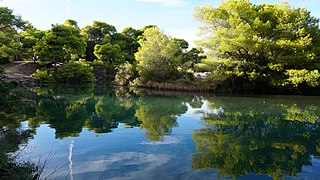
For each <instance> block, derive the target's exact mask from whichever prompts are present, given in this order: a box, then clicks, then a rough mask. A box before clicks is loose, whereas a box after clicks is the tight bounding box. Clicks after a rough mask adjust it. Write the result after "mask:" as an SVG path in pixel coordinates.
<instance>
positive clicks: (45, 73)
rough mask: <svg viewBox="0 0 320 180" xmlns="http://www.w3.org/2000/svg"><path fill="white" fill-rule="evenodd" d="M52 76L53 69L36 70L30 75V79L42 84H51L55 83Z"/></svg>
mask: <svg viewBox="0 0 320 180" xmlns="http://www.w3.org/2000/svg"><path fill="white" fill-rule="evenodd" d="M53 75H54V70H53V69H37V71H36V72H35V73H33V74H32V77H35V78H37V79H38V80H40V81H41V82H43V83H52V82H56V80H55V78H54V76H53Z"/></svg>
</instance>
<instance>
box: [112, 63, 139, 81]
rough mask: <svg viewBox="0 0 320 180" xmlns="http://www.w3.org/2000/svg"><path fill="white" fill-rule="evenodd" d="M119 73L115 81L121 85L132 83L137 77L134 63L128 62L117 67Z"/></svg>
mask: <svg viewBox="0 0 320 180" xmlns="http://www.w3.org/2000/svg"><path fill="white" fill-rule="evenodd" d="M117 70H118V72H117V74H116V76H115V82H116V83H117V84H118V85H120V86H126V85H129V84H132V82H133V80H134V78H135V72H134V68H133V66H132V64H130V63H129V62H126V63H124V64H122V65H119V66H118V67H117Z"/></svg>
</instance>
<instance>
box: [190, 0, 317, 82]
mask: <svg viewBox="0 0 320 180" xmlns="http://www.w3.org/2000/svg"><path fill="white" fill-rule="evenodd" d="M195 17H196V19H197V20H199V21H201V22H202V23H203V24H204V26H203V27H201V28H200V34H201V36H200V37H202V39H201V40H199V41H198V44H199V45H200V46H202V47H204V48H205V49H207V50H208V52H209V54H210V55H211V56H213V57H215V60H216V62H217V64H219V65H218V66H217V67H219V68H220V69H223V70H224V73H223V74H225V75H226V76H227V77H231V78H232V79H233V80H235V81H234V82H236V81H238V82H243V81H252V82H265V83H266V84H269V85H271V86H280V85H282V84H283V83H284V81H286V78H287V76H286V75H285V73H286V70H288V69H297V70H301V69H307V70H312V69H315V68H319V67H320V64H319V42H320V41H319V40H320V39H319V37H320V33H319V28H318V22H319V21H318V19H317V18H315V17H312V16H311V15H310V12H309V11H307V10H306V9H303V8H293V7H292V6H290V5H289V4H288V3H281V4H261V5H254V4H252V3H250V2H249V1H248V0H229V1H226V2H224V3H222V4H221V6H219V7H217V8H214V7H211V6H208V5H206V6H202V7H197V8H196V12H195Z"/></svg>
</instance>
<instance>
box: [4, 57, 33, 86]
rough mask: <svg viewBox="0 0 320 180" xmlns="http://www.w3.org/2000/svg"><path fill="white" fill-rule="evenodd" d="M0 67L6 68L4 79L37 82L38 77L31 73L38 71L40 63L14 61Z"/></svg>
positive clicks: (23, 82)
mask: <svg viewBox="0 0 320 180" xmlns="http://www.w3.org/2000/svg"><path fill="white" fill-rule="evenodd" d="M0 67H1V68H3V70H4V77H3V80H5V81H16V82H18V83H21V84H25V83H35V82H36V79H35V78H33V77H31V74H33V73H34V72H36V70H37V68H38V67H39V64H38V63H37V62H33V61H14V62H11V63H8V64H3V65H0Z"/></svg>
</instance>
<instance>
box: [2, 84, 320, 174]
mask: <svg viewBox="0 0 320 180" xmlns="http://www.w3.org/2000/svg"><path fill="white" fill-rule="evenodd" d="M319 103H320V97H306V96H257V97H220V96H213V95H209V94H197V93H186V92H184V93H178V92H161V91H144V92H143V91H141V90H132V91H128V90H125V89H123V88H112V87H93V86H73V87H59V86H57V87H37V88H33V89H32V90H31V91H30V92H29V93H28V96H27V100H26V101H25V102H24V103H22V104H21V108H20V111H19V112H17V113H19V116H16V117H19V118H20V120H19V122H21V126H22V128H25V129H30V130H31V131H30V132H32V134H31V135H30V137H29V140H28V145H27V147H26V148H24V149H23V152H25V153H24V154H25V155H23V156H22V158H24V159H30V160H31V161H34V162H38V161H39V159H40V162H42V163H43V162H46V165H45V169H44V173H43V175H42V177H43V178H45V177H48V178H49V179H58V180H60V179H64V180H65V179H70V180H73V179H166V180H167V179H233V178H236V179H281V178H285V179H317V178H319V177H320V171H319V169H320V160H319V155H320V118H319V117H320V106H319V105H320V104H319ZM3 123H4V122H2V123H1V124H3Z"/></svg>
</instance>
